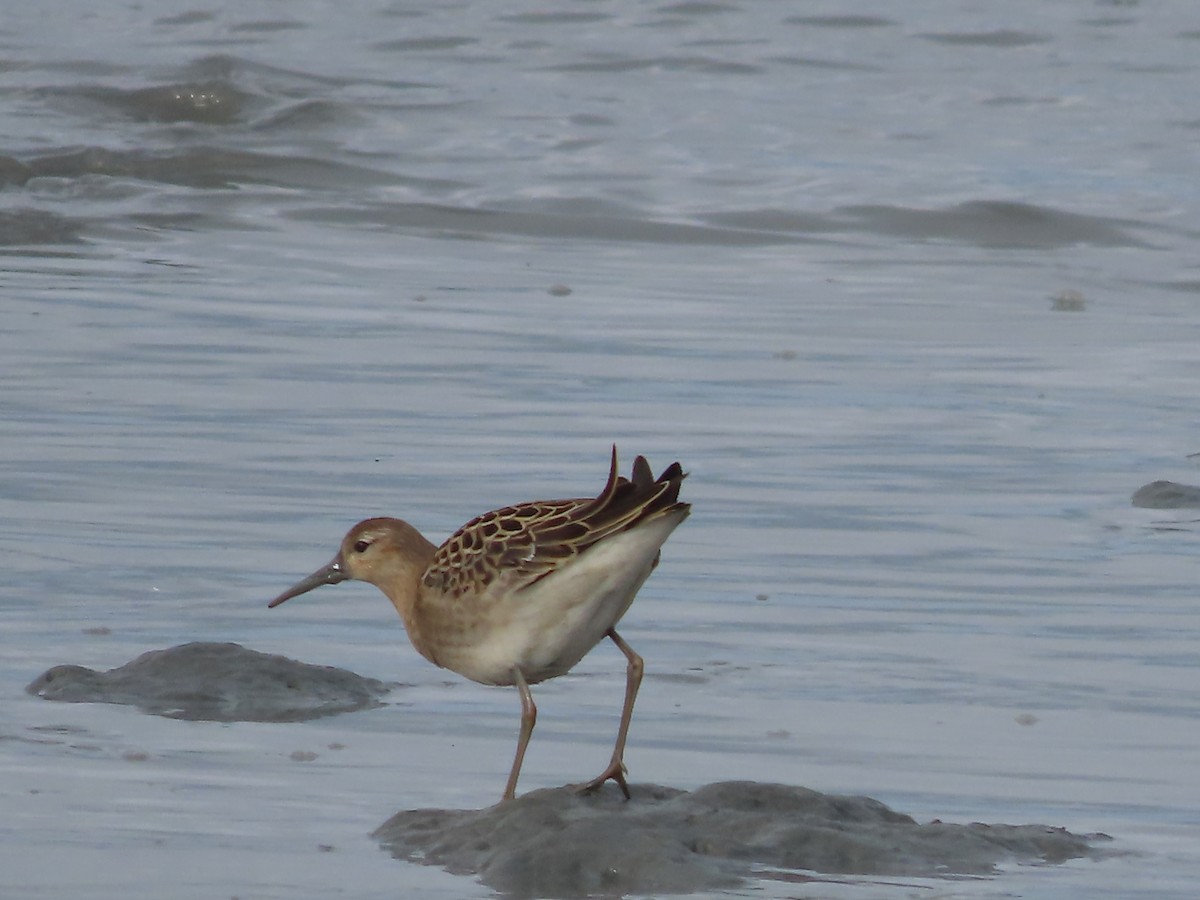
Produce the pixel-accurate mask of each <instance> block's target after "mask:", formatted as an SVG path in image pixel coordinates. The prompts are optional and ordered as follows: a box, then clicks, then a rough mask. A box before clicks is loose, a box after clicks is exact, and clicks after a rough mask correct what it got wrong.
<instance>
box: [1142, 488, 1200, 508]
mask: <svg viewBox="0 0 1200 900" xmlns="http://www.w3.org/2000/svg"><path fill="white" fill-rule="evenodd" d="M1131 502H1132V503H1133V505H1134V506H1140V507H1142V508H1143V509H1185V508H1190V507H1200V487H1192V486H1191V485H1190V484H1179V483H1178V482H1174V481H1152V482H1150V483H1149V484H1144V485H1142V486H1141V487H1140V488H1138V489H1137V490H1136V491H1134V492H1133V498H1132V501H1131Z"/></svg>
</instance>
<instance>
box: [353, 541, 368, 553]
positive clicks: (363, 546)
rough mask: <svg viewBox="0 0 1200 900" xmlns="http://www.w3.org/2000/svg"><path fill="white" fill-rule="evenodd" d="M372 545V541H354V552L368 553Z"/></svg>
mask: <svg viewBox="0 0 1200 900" xmlns="http://www.w3.org/2000/svg"><path fill="white" fill-rule="evenodd" d="M370 546H371V542H370V541H355V542H354V552H355V553H366V552H367V548H368V547H370Z"/></svg>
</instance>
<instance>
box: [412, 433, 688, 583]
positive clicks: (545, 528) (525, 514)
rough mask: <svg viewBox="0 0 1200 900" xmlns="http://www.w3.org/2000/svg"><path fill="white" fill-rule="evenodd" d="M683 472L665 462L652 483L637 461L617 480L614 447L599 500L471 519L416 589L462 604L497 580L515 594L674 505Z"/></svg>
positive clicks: (525, 506)
mask: <svg viewBox="0 0 1200 900" xmlns="http://www.w3.org/2000/svg"><path fill="white" fill-rule="evenodd" d="M685 477H686V473H685V472H684V471H683V469H682V468H681V467H680V465H679V463H677V462H676V463H672V464H671V465H670V466H668V467H667V468H666V469H665V470H664V471H663V473H662V474H661V475H660V476H659V477H658V478H657V479H656V478H654V476H653V473H652V472H651V469H650V464H649V463H647V462H646V460H645V458H644V457H641V456H639V457H638V458H637V459H636V460H634V464H633V471H632V478H624V477H622V476H620V475H618V474H617V454H616V448H615V447H614V448H613V456H612V464H611V467H610V469H609V476H608V481H607V483H606V484H605V485H604V489H603V490H602V491H601V492H600V494H599V496H597V497H595V498H579V499H572V500H540V501H536V502H532V503H522V504H518V505H516V506H508V507H505V508H504V509H497V510H494V511H492V512H489V513H485V514H483V515H482V516H478V517H477V518H475V519H472V520H471V521H470V522H468V523H467V524H466V525H464V526H463V527H462V528H460V529H459V530H458V531H456V532H455V533H454V534H453V535H451V537H450V538H449V539H448V540H447V541H446V542H445V543H444V544H442V546H441V547H439V548H438V550H437V553H436V554H435V555H434V557H433V560H432V561H431V562H430V564H429V567H428V568H427V569H426V570H425V574H424V576H423V577H422V583H423V585H424V587H425V589H426V590H431V591H435V592H438V593H440V594H442V595H444V596H449V597H454V598H461V597H465V596H467V595H475V596H480V595H482V594H483V593H484V591H486V590H487V588H488V587H489V586H490V585H491V584H492V583H493V582H496V581H498V580H504V581H506V582H509V583H510V587H511V589H512V590H521V589H524V588H526V587H529V586H530V585H532V584H534V583H536V582H537V581H539V580H540V579H542V578H545V577H546V576H547V575H550V574H551V573H552V572H554V571H556V570H557V569H560V568H561V567H562V566H564V565H566V564H567V563H568V562H570V561H571V560H572V559H574V558H575V557H577V556H579V554H581V553H583V552H585V551H586V550H587V549H588V548H589V547H591V546H593V545H594V544H596V543H597V542H599V541H602V540H604V538H606V537H608V536H610V535H613V534H617V533H620V532H622V531H625V530H627V529H629V528H632V527H634V526H635V525H637V524H639V523H641V522H644V521H647V520H649V519H652V518H654V517H656V516H658V515H662V514H665V513H667V512H669V511H672V512H673V511H678V510H686V509H688V508H689V507H688V504H686V503H679V502H678V500H679V486H680V483H681V482H682V481H683V479H684V478H685Z"/></svg>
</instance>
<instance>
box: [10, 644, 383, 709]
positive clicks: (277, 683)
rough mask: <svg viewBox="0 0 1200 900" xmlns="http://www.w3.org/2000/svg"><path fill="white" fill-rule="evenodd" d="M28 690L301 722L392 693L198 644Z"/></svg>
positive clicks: (49, 696) (70, 671) (72, 669)
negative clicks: (105, 670)
mask: <svg viewBox="0 0 1200 900" xmlns="http://www.w3.org/2000/svg"><path fill="white" fill-rule="evenodd" d="M25 689H26V690H27V691H29V693H31V694H36V695H37V696H39V697H43V698H44V699H46V700H61V701H66V702H70V703H123V704H128V705H130V706H136V707H138V708H139V709H142V710H144V711H146V712H148V713H153V714H155V715H159V716H167V717H168V718H172V719H193V720H207V721H214V722H298V721H303V720H305V719H316V718H320V717H321V716H329V715H334V714H335V713H342V712H351V711H353V710H357V709H364V708H366V707H370V706H377V705H379V698H380V697H381V696H383V695H384V694H386V693H387V692H388V691H389V690H390V689H391V688H390V686H389V685H387V684H384V683H383V682H382V681H376V680H375V679H373V678H363V677H362V676H361V675H356V674H355V673H353V672H349V671H347V670H345V669H339V668H335V667H333V666H315V665H311V664H309V663H302V662H297V661H296V660H294V659H289V658H287V657H286V656H276V655H274V654H270V653H259V652H258V651H257V650H248V649H246V648H245V647H242V646H241V645H239V644H220V643H205V642H196V643H191V644H181V645H179V646H177V647H170V648H168V649H166V650H152V651H150V652H149V653H143V654H142V655H141V656H139V657H138V658H137V659H135V660H132V661H131V662H128V663H126V664H125V665H123V666H120V667H119V668H116V669H109V670H108V671H107V672H97V671H95V670H93V669H88V668H85V667H83V666H72V665H63V666H55V667H54V668H52V669H48V670H47V671H45V672H43V673H42V674H41V675H39V676H38V677H37V678H35V679H34V680H33V681H32V682H31V683H30V684H29V685H27V686H26V688H25Z"/></svg>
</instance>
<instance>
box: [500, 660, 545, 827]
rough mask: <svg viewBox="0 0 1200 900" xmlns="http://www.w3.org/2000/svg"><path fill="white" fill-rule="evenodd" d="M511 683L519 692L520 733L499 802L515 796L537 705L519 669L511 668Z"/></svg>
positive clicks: (535, 720)
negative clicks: (510, 770)
mask: <svg viewBox="0 0 1200 900" xmlns="http://www.w3.org/2000/svg"><path fill="white" fill-rule="evenodd" d="M513 676H514V678H513V683H514V684H516V686H517V690H518V691H520V692H521V733H520V735H519V736H518V737H517V755H516V756H515V757H514V758H513V764H512V772H510V773H509V775H508V785H507V786H506V787H505V788H504V796H503V797H501V798H500V802H501V803H503V802H504V801H505V800H512V799H513V798H514V797H516V796H517V779H518V778H519V777H520V776H521V763H523V762H525V750H526V748H527V747H528V746H529V738H530V737H532V735H533V726H534V725H535V724H536V723H537V706H536V705H535V704H534V702H533V694H532V693H530V691H529V685H528V684H527V683H526V682H525V676H524V675H522V674H521V670H520V669H513Z"/></svg>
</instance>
